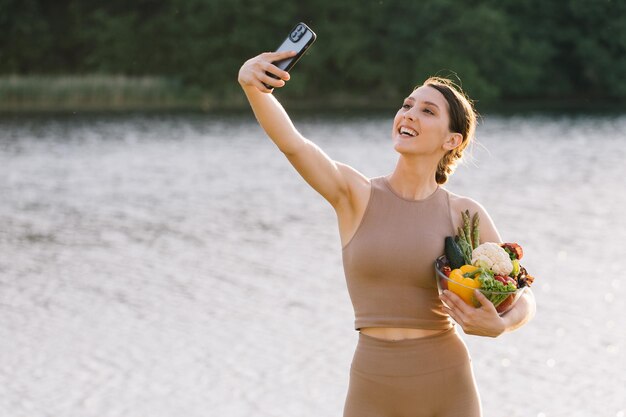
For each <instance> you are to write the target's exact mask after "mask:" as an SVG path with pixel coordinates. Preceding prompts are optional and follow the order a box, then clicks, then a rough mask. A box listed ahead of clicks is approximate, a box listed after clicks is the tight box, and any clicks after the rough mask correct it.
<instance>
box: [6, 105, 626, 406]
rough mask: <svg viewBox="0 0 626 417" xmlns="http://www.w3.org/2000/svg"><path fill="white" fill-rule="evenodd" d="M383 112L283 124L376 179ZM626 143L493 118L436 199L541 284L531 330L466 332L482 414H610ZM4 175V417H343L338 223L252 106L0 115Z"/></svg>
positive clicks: (615, 400) (387, 163) (606, 122)
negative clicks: (514, 255) (470, 215)
mask: <svg viewBox="0 0 626 417" xmlns="http://www.w3.org/2000/svg"><path fill="white" fill-rule="evenodd" d="M391 117H392V115H391V114H377V115H370V114H368V115H363V116H362V117H359V116H354V115H351V116H350V117H343V118H342V117H328V116H300V117H297V118H296V120H295V121H296V125H297V127H298V128H299V129H300V130H301V132H302V133H303V134H304V135H305V136H307V137H308V138H309V139H311V140H313V141H314V142H316V143H317V144H318V145H319V146H320V147H321V148H322V149H323V150H324V151H325V152H326V153H327V154H328V155H329V156H330V157H331V158H333V159H335V160H338V161H341V162H344V163H347V164H349V165H351V166H353V167H354V168H355V169H358V170H359V171H361V172H362V173H364V174H365V175H367V176H369V177H373V176H378V175H384V174H387V173H389V172H391V171H392V170H393V167H394V165H395V161H396V158H397V155H396V154H395V151H394V150H393V147H392V145H391V142H390V139H389V130H390V128H391ZM624 132H626V116H619V115H612V116H600V115H594V116H590V115H589V116H585V115H576V116H572V115H558V114H549V115H541V114H530V115H524V116H506V117H504V116H495V115H494V116H489V115H487V116H485V117H484V120H483V121H482V124H481V126H480V128H479V130H478V138H479V141H480V146H475V148H474V152H473V157H474V158H473V161H472V160H470V159H468V162H467V163H466V164H465V165H462V166H461V167H459V169H458V170H457V173H456V174H455V175H454V176H453V177H452V178H451V181H450V182H449V183H448V184H447V185H446V187H447V188H448V189H449V190H451V191H453V192H455V193H458V194H462V195H466V196H469V197H472V198H474V199H475V200H477V201H479V202H481V204H483V206H484V207H485V208H486V209H487V211H488V212H489V214H490V215H491V217H492V218H493V220H494V222H495V224H496V225H497V227H498V229H499V231H500V234H501V235H502V237H503V238H504V240H507V241H517V242H519V243H520V244H522V245H523V247H524V250H525V253H526V258H525V262H524V264H525V266H526V267H527V268H528V270H529V271H531V272H532V273H533V274H534V275H535V276H536V277H537V278H536V285H535V286H534V288H533V289H534V293H535V295H536V298H537V302H538V305H539V310H538V313H537V316H536V318H535V319H534V320H533V321H532V322H531V323H530V324H529V325H527V326H525V327H523V328H522V329H520V330H518V331H516V332H513V333H510V334H506V335H503V336H502V337H500V338H497V339H491V338H479V337H475V336H467V335H463V338H464V340H465V341H466V343H467V344H468V346H469V348H470V352H471V354H472V358H473V363H474V366H475V372H476V378H477V382H478V385H479V389H480V393H481V397H482V401H483V406H484V410H485V415H486V416H494V417H495V416H508V417H552V416H554V417H562V416H572V417H574V416H579V417H588V416H593V417H599V416H609V417H624V416H625V413H626V402H625V400H624V398H626V392H625V391H624V387H625V386H626V372H625V371H626V362H625V360H624V357H625V354H626V345H625V338H626V336H625V332H624V319H623V318H624V317H625V316H626V306H625V304H624V297H622V296H621V291H625V290H626V286H625V285H626V284H624V277H623V275H624V274H623V273H622V269H623V267H622V265H621V261H622V259H623V253H624V249H623V248H624V246H623V243H624V241H626V216H625V215H624V213H623V207H625V206H626V194H625V193H624V190H625V189H626V187H625V181H624V178H625V177H626V165H625V164H624V161H626V137H625V134H624ZM0 166H1V167H2V174H1V175H0V196H1V202H0V340H2V341H3V343H1V344H0V414H1V415H7V416H12V417H34V416H65V417H73V416H77V417H78V416H80V417H89V416H93V417H107V416H151V417H166V416H186V417H195V416H229V417H230V416H233V417H235V416H250V415H254V416H268V417H269V416H272V417H274V416H299V417H309V416H310V417H320V416H329V417H330V416H340V415H341V412H342V408H343V401H344V399H345V394H346V390H347V384H348V375H349V367H350V362H351V359H352V354H353V352H354V348H355V346H356V341H357V335H358V334H357V332H355V331H354V327H353V320H354V317H353V312H352V307H351V304H350V300H349V298H348V293H347V289H346V285H345V280H344V277H343V270H342V264H341V243H340V240H339V234H338V231H337V225H336V219H335V215H334V212H333V211H332V208H331V206H330V205H329V204H328V203H327V202H326V201H325V200H323V199H322V198H321V197H320V196H319V195H318V194H317V193H316V192H315V191H314V190H313V189H311V188H310V187H309V186H308V185H307V184H306V183H305V182H304V181H303V180H302V179H301V178H300V177H299V176H298V174H297V172H296V171H295V170H294V169H293V168H292V167H291V166H290V165H289V163H288V161H287V160H286V158H285V157H284V156H283V155H282V154H281V153H280V152H279V151H278V150H277V148H276V147H275V145H274V144H273V143H272V142H271V141H269V139H267V137H265V135H264V134H263V132H262V131H261V129H260V128H259V127H258V126H257V125H256V123H255V121H254V119H253V118H252V116H251V115H250V114H248V113H246V114H243V115H219V116H211V115H201V114H178V115H176V114H170V115H139V114H136V115H118V116H110V115H109V116H107V115H101V116H81V117H78V116H66V117H51V116H50V117H19V118H4V119H2V120H1V121H0ZM451 395H453V393H451Z"/></svg>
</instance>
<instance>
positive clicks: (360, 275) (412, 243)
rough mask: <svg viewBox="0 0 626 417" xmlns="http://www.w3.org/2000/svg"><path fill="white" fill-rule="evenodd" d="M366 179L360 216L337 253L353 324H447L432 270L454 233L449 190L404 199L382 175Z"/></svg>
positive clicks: (425, 326)
mask: <svg viewBox="0 0 626 417" xmlns="http://www.w3.org/2000/svg"><path fill="white" fill-rule="evenodd" d="M370 181H371V184H372V186H371V193H370V197H369V201H368V203H367V208H366V209H365V213H364V214H363V219H362V220H361V223H360V224H359V226H358V227H357V230H356V232H355V234H354V236H353V237H352V238H351V239H350V241H349V242H348V243H347V244H346V246H345V247H344V248H343V252H342V256H343V266H344V273H345V276H346V283H347V286H348V293H349V294H350V299H351V301H352V305H353V307H354V314H355V322H354V326H355V329H356V330H359V329H360V328H362V327H408V328H418V329H433V330H436V329H440V330H443V329H448V328H450V327H451V326H452V323H451V321H450V319H449V316H448V315H447V314H446V313H445V312H444V311H443V308H442V302H441V300H440V299H439V295H438V292H437V284H436V282H435V271H434V262H435V259H436V258H437V257H438V256H441V255H442V254H443V253H444V241H445V237H446V236H454V235H455V232H454V226H453V225H452V219H451V217H450V200H449V192H448V191H447V190H446V189H444V188H442V187H441V186H439V187H437V190H435V192H434V193H432V194H431V195H430V196H428V197H426V198H425V199H422V200H408V199H405V198H404V197H402V196H401V195H399V194H397V193H396V192H395V191H394V190H393V189H392V188H391V185H390V184H389V182H388V181H387V179H386V178H385V177H376V178H372V179H371V180H370Z"/></svg>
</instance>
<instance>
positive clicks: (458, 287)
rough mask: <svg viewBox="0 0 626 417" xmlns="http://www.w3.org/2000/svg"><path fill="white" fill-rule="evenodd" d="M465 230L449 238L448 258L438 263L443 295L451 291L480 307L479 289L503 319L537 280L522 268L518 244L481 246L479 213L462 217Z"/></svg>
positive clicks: (438, 274) (436, 271) (466, 212)
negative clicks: (477, 294) (477, 292)
mask: <svg viewBox="0 0 626 417" xmlns="http://www.w3.org/2000/svg"><path fill="white" fill-rule="evenodd" d="M461 214H462V216H463V227H462V228H461V227H459V229H458V234H457V235H456V236H454V237H452V236H448V237H446V238H445V254H444V255H442V256H440V257H438V258H437V259H436V260H435V277H436V280H437V288H438V289H439V293H440V294H441V293H442V292H443V291H444V290H449V291H451V292H453V293H455V294H456V295H458V296H459V297H460V298H461V299H463V301H465V302H466V303H467V304H468V305H471V306H474V307H480V305H481V304H480V302H479V301H478V300H477V299H476V296H475V295H474V291H475V290H476V289H478V290H479V291H480V292H481V293H482V294H483V295H484V296H485V297H487V299H488V300H489V301H491V302H492V303H493V305H494V307H495V308H496V311H497V312H498V313H499V314H500V315H502V314H504V313H506V312H507V311H509V310H510V309H511V308H512V307H513V306H514V305H515V303H516V302H517V300H519V298H520V297H521V296H522V294H523V293H524V291H525V289H526V287H530V285H531V284H532V283H533V281H534V278H533V277H532V276H531V275H529V274H528V272H527V271H526V269H525V268H524V267H523V266H522V265H521V264H520V259H522V257H523V255H524V252H523V250H522V247H521V246H520V245H518V244H517V243H495V242H485V243H482V244H480V243H479V242H480V236H479V233H478V225H479V218H478V213H476V214H474V217H473V218H472V219H471V220H470V216H469V211H465V212H463V213H461Z"/></svg>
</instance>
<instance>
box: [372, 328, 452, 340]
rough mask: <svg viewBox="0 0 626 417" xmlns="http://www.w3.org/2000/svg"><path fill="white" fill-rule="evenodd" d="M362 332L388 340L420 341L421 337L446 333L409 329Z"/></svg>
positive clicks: (377, 329)
mask: <svg viewBox="0 0 626 417" xmlns="http://www.w3.org/2000/svg"><path fill="white" fill-rule="evenodd" d="M360 332H361V333H363V334H366V335H368V336H372V337H377V338H379V339H386V340H402V339H419V338H420V337H425V336H431V335H433V334H437V333H442V332H445V330H430V329H408V328H400V327H362V328H361V329H360Z"/></svg>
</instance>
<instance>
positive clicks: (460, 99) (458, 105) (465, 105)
mask: <svg viewBox="0 0 626 417" xmlns="http://www.w3.org/2000/svg"><path fill="white" fill-rule="evenodd" d="M422 85H425V86H428V87H432V88H434V89H436V90H437V91H439V92H440V93H441V94H443V96H444V97H445V99H446V101H447V102H448V113H449V116H450V124H449V126H448V128H449V129H450V131H451V132H454V133H460V134H461V135H462V136H463V140H462V141H461V144H460V145H459V146H457V147H456V148H454V149H452V150H450V151H448V152H446V154H445V155H444V156H443V157H442V158H441V160H440V161H439V164H438V165H437V172H436V174H435V180H436V181H437V184H445V183H446V182H447V181H448V177H449V176H450V175H452V173H453V172H454V170H455V169H456V166H457V164H458V162H459V161H460V160H461V158H463V151H464V150H465V149H466V148H467V146H468V145H469V143H470V142H471V141H472V140H474V132H475V131H476V123H477V120H476V119H477V113H476V110H475V109H474V104H473V102H472V100H471V99H470V98H469V97H468V96H467V94H465V92H464V91H463V90H462V89H461V87H459V86H458V85H457V84H455V83H454V82H453V81H452V80H449V79H447V78H442V77H430V78H428V79H427V80H426V81H424V84H422ZM418 87H419V86H418ZM418 87H415V88H416V89H417V88H418Z"/></svg>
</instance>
